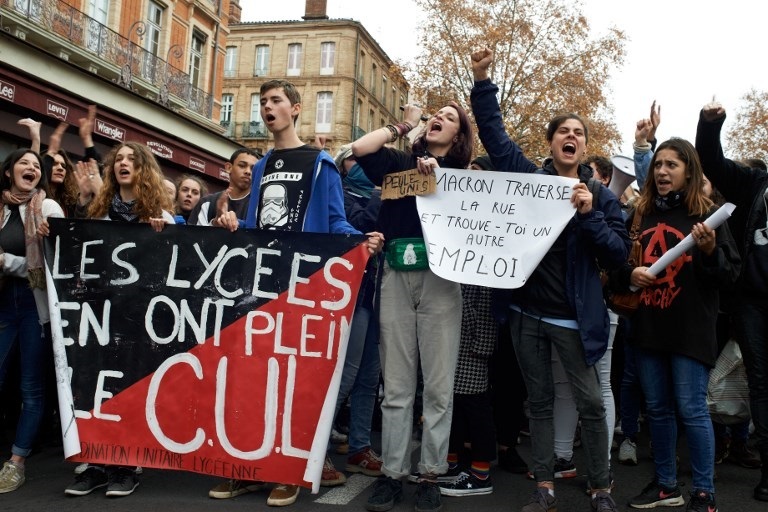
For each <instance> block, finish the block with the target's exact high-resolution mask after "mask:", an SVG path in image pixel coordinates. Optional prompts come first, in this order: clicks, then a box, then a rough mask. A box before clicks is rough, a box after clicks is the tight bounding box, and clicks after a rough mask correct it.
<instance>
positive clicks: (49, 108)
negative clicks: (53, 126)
mask: <svg viewBox="0 0 768 512" xmlns="http://www.w3.org/2000/svg"><path fill="white" fill-rule="evenodd" d="M45 108H46V112H47V114H48V115H49V116H51V117H55V118H56V119H59V120H61V121H66V120H67V114H68V113H69V107H65V106H64V105H62V104H61V103H56V102H55V101H53V100H52V99H47V100H46V101H45Z"/></svg>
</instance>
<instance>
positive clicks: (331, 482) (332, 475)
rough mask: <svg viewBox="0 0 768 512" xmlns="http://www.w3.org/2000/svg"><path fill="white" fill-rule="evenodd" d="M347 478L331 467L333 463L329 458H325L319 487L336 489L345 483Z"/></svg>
mask: <svg viewBox="0 0 768 512" xmlns="http://www.w3.org/2000/svg"><path fill="white" fill-rule="evenodd" d="M346 481H347V477H346V476H344V473H342V472H341V471H339V470H337V469H336V468H335V467H334V466H333V462H332V461H331V458H330V457H325V463H324V464H323V474H322V476H321V477H320V485H322V486H323V487H336V486H337V485H342V484H344V483H346Z"/></svg>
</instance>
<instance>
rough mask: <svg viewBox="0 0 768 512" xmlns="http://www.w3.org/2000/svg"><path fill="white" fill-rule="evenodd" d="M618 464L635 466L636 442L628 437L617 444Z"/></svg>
mask: <svg viewBox="0 0 768 512" xmlns="http://www.w3.org/2000/svg"><path fill="white" fill-rule="evenodd" d="M619 464H625V465H627V466H637V444H635V442H634V441H632V440H631V439H630V438H628V437H627V438H626V439H624V440H623V441H622V442H621V446H619Z"/></svg>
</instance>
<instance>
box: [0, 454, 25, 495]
mask: <svg viewBox="0 0 768 512" xmlns="http://www.w3.org/2000/svg"><path fill="white" fill-rule="evenodd" d="M24 480H25V478H24V466H23V465H21V464H16V463H15V462H11V461H10V460H9V461H6V462H5V463H4V464H3V469H2V470H0V494H2V493H6V492H11V491H15V490H16V489H18V488H19V487H21V486H22V485H24Z"/></svg>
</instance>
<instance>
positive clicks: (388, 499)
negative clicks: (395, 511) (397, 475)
mask: <svg viewBox="0 0 768 512" xmlns="http://www.w3.org/2000/svg"><path fill="white" fill-rule="evenodd" d="M402 499H403V483H402V482H401V481H400V480H395V479H393V478H390V477H388V476H384V477H379V478H378V479H377V480H376V482H374V484H373V493H372V494H371V496H370V497H369V498H368V501H367V502H366V504H365V509H366V510H370V511H371V512H384V511H386V510H390V509H391V508H392V507H394V506H395V503H398V502H399V501H400V500H402Z"/></svg>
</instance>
